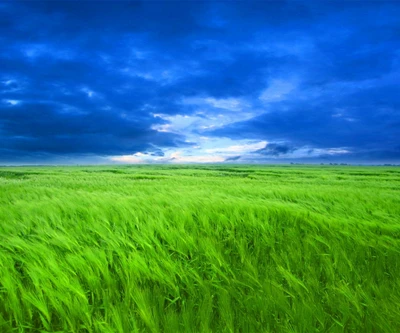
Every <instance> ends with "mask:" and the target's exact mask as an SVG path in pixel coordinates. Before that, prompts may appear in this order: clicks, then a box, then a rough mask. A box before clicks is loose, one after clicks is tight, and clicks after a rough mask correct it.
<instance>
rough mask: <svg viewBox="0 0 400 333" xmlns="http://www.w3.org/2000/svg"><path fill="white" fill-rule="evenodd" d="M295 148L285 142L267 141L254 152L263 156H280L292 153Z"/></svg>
mask: <svg viewBox="0 0 400 333" xmlns="http://www.w3.org/2000/svg"><path fill="white" fill-rule="evenodd" d="M295 150H296V148H294V147H291V146H289V145H286V144H279V143H268V144H267V145H266V146H265V147H264V148H261V149H258V150H256V151H255V153H258V154H261V155H265V156H281V155H286V154H288V153H292V152H294V151H295Z"/></svg>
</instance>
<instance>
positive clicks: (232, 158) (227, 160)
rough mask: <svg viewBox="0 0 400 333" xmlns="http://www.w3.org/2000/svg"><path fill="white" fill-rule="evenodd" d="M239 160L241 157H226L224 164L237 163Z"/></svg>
mask: <svg viewBox="0 0 400 333" xmlns="http://www.w3.org/2000/svg"><path fill="white" fill-rule="evenodd" d="M240 158H241V156H232V157H228V158H227V159H225V162H229V161H237V160H239V159H240Z"/></svg>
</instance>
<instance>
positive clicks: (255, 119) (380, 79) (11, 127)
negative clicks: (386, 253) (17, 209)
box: [0, 1, 400, 163]
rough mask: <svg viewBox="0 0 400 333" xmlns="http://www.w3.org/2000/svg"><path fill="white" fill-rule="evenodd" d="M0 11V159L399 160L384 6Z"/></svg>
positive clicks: (122, 5)
mask: <svg viewBox="0 0 400 333" xmlns="http://www.w3.org/2000/svg"><path fill="white" fill-rule="evenodd" d="M0 15H1V17H2V18H4V20H2V21H1V23H0V36H1V37H0V41H1V44H2V46H3V47H2V52H1V54H0V62H1V64H2V65H1V69H0V142H1V146H0V162H1V163H5V162H14V161H18V163H23V162H24V161H30V162H32V163H33V162H35V161H36V162H37V163H42V162H43V161H50V160H51V161H62V162H65V161H68V162H70V161H74V160H75V161H83V160H85V161H94V162H96V163H97V162H99V163H100V162H101V163H102V162H104V161H113V160H110V159H112V158H114V159H116V160H114V161H116V162H124V161H128V160H131V161H134V160H135V159H139V160H140V161H149V162H170V161H174V162H175V163H177V162H182V163H189V162H192V161H193V162H196V161H197V162H199V163H200V162H201V161H206V162H212V161H215V162H220V161H225V160H228V161H229V159H231V160H232V159H234V158H236V157H237V156H240V162H242V161H246V162H248V161H250V162H251V161H260V162H263V161H266V160H268V159H276V160H279V159H288V158H293V159H296V158H298V159H304V158H309V159H316V158H319V157H321V158H322V157H323V158H346V159H349V160H351V159H352V158H354V159H357V160H369V159H370V160H374V161H376V160H379V159H381V160H385V161H387V160H388V159H392V160H399V154H398V150H399V146H398V138H399V137H400V133H399V128H400V114H399V112H398V110H399V109H400V100H399V98H398V96H399V95H400V91H399V84H400V82H399V78H400V53H399V52H398V45H399V42H400V38H399V35H398V27H399V26H400V21H399V17H400V6H398V5H397V4H396V3H394V2H379V3H378V2H368V3H363V4H362V5H361V4H360V3H357V2H346V3H341V4H340V5H339V4H337V3H334V2H329V3H327V2H318V3H315V4H314V3H313V4H312V5H311V4H310V3H307V2H303V1H284V2H268V1H266V2H254V3H251V4H249V3H247V2H238V3H235V4H230V3H228V2H193V1H192V2H184V3H179V4H178V3H174V2H168V1H167V2H160V3H157V4H155V3H152V2H146V1H123V2H117V3H113V4H112V5H111V4H110V3H109V2H99V3H96V4H95V3H92V2H84V3H77V2H56V1H52V2H29V1H28V2H5V3H3V4H2V5H1V6H0ZM99 32H100V33H99ZM204 138H207V139H206V140H205V139H204ZM261 142H262V143H263V144H262V145H261V146H257V147H252V145H258V144H260V143H261ZM267 143H268V144H267ZM294 147H295V148H294ZM257 150H258V151H259V152H257V153H255V151H257ZM138 153H141V154H143V155H137V154H138ZM174 153H176V154H177V155H176V156H171V155H173V154H174ZM132 163H133V162H132Z"/></svg>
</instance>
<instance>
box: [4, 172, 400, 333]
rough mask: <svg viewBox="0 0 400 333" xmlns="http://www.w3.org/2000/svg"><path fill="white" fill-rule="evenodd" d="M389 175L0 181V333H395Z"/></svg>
mask: <svg viewBox="0 0 400 333" xmlns="http://www.w3.org/2000/svg"><path fill="white" fill-rule="evenodd" d="M399 305H400V169H398V168H383V167H380V168H378V167H375V168H374V167H319V166H318V167H311V166H301V167H299V166H286V167H285V166H265V167H262V166H135V167H131V166H120V167H109V166H108V167H47V168H46V167H20V168H17V167H15V168H0V332H5V333H8V332H93V333H95V332H96V333H97V332H104V333H105V332H109V333H115V332H118V333H127V332H129V333H130V332H400V306H399Z"/></svg>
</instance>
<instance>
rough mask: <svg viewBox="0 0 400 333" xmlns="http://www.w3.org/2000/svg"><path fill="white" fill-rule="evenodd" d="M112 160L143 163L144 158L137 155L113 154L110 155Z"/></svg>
mask: <svg viewBox="0 0 400 333" xmlns="http://www.w3.org/2000/svg"><path fill="white" fill-rule="evenodd" d="M110 160H111V161H113V162H119V163H132V164H137V163H143V160H142V159H141V158H139V157H137V156H135V155H122V156H112V157H110Z"/></svg>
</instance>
